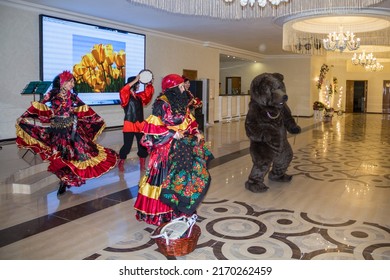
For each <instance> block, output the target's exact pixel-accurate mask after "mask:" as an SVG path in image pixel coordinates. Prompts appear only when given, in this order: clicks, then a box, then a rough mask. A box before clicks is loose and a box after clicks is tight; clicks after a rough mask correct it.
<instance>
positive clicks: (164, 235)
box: [150, 232, 169, 245]
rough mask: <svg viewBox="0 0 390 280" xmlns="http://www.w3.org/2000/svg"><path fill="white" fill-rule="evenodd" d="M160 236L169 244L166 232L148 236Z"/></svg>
mask: <svg viewBox="0 0 390 280" xmlns="http://www.w3.org/2000/svg"><path fill="white" fill-rule="evenodd" d="M160 237H163V238H164V239H165V243H166V244H167V245H169V238H168V235H167V233H166V232H164V233H160V234H158V235H151V236H150V238H160Z"/></svg>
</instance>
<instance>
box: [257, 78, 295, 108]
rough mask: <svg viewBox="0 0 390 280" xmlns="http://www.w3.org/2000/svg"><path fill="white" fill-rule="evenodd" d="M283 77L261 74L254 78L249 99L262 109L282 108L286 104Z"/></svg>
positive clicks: (286, 97)
mask: <svg viewBox="0 0 390 280" xmlns="http://www.w3.org/2000/svg"><path fill="white" fill-rule="evenodd" d="M283 80H284V76H283V75H282V74H280V73H263V74H260V75H258V76H256V77H255V78H254V79H253V80H252V83H251V86H250V94H251V99H252V100H253V101H255V102H256V103H257V104H258V105H259V106H262V107H271V108H272V107H273V108H275V107H277V108H282V107H283V106H284V103H286V102H287V99H288V96H287V94H286V86H285V85H284V82H283Z"/></svg>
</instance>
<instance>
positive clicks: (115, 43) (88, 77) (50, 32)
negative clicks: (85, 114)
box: [39, 15, 145, 105]
mask: <svg viewBox="0 0 390 280" xmlns="http://www.w3.org/2000/svg"><path fill="white" fill-rule="evenodd" d="M39 18H40V44H41V45H40V67H41V69H40V70H41V71H40V75H41V77H40V78H41V80H42V81H53V79H54V78H55V76H56V75H58V74H59V73H61V72H62V71H64V70H68V71H71V72H72V73H73V75H74V77H75V78H76V86H75V89H74V90H75V92H77V93H78V94H79V96H80V98H81V99H82V100H83V101H84V102H85V103H86V104H88V105H112V104H119V94H118V92H119V90H120V89H121V87H123V86H124V84H125V81H126V80H127V77H129V76H135V75H137V74H138V73H139V72H140V71H141V70H142V69H144V68H145V35H143V34H137V33H132V32H127V31H122V30H117V29H112V28H107V27H103V26H98V25H92V24H86V23H81V22H76V21H71V20H67V19H61V18H57V17H51V16H46V15H40V17H39Z"/></svg>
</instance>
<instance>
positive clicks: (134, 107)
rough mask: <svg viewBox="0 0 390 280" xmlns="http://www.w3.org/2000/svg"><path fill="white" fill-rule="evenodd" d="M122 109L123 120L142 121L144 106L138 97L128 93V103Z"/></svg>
mask: <svg viewBox="0 0 390 280" xmlns="http://www.w3.org/2000/svg"><path fill="white" fill-rule="evenodd" d="M123 110H124V112H125V118H124V120H125V121H130V122H133V123H135V122H136V121H139V122H142V121H143V120H144V107H143V105H142V100H141V99H140V98H136V97H134V96H133V95H130V99H129V103H128V104H127V105H126V107H124V108H123Z"/></svg>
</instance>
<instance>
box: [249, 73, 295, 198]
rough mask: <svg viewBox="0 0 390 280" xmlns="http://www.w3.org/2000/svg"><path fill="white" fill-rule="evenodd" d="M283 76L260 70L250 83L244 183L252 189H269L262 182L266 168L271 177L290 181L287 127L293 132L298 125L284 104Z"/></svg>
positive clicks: (291, 156) (274, 179) (289, 148)
mask: <svg viewBox="0 0 390 280" xmlns="http://www.w3.org/2000/svg"><path fill="white" fill-rule="evenodd" d="M283 79H284V77H283V75H282V74H279V73H263V74H261V75H259V76H257V77H255V78H254V79H253V81H252V83H251V87H250V92H251V101H250V103H249V110H248V114H247V116H246V120H245V130H246V134H247V136H248V138H249V140H250V154H251V157H252V162H253V167H252V171H251V173H250V175H249V178H248V181H247V182H246V183H245V187H246V188H247V189H248V190H250V191H252V192H264V191H266V190H267V189H268V187H267V186H266V185H265V184H264V177H265V175H266V174H267V173H268V172H269V174H268V178H269V179H270V180H272V181H278V182H289V181H290V180H291V178H292V176H290V175H287V174H286V171H287V168H288V166H289V165H290V163H291V161H292V158H293V151H292V149H291V146H290V144H289V142H288V140H287V131H288V132H290V133H294V134H296V133H300V132H301V128H300V127H299V126H298V125H297V124H296V122H295V120H294V118H293V117H292V115H291V111H290V108H289V107H288V106H287V104H286V101H287V99H288V97H287V94H286V87H285V85H284V82H283ZM271 167H272V169H271ZM270 169H271V171H270Z"/></svg>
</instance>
